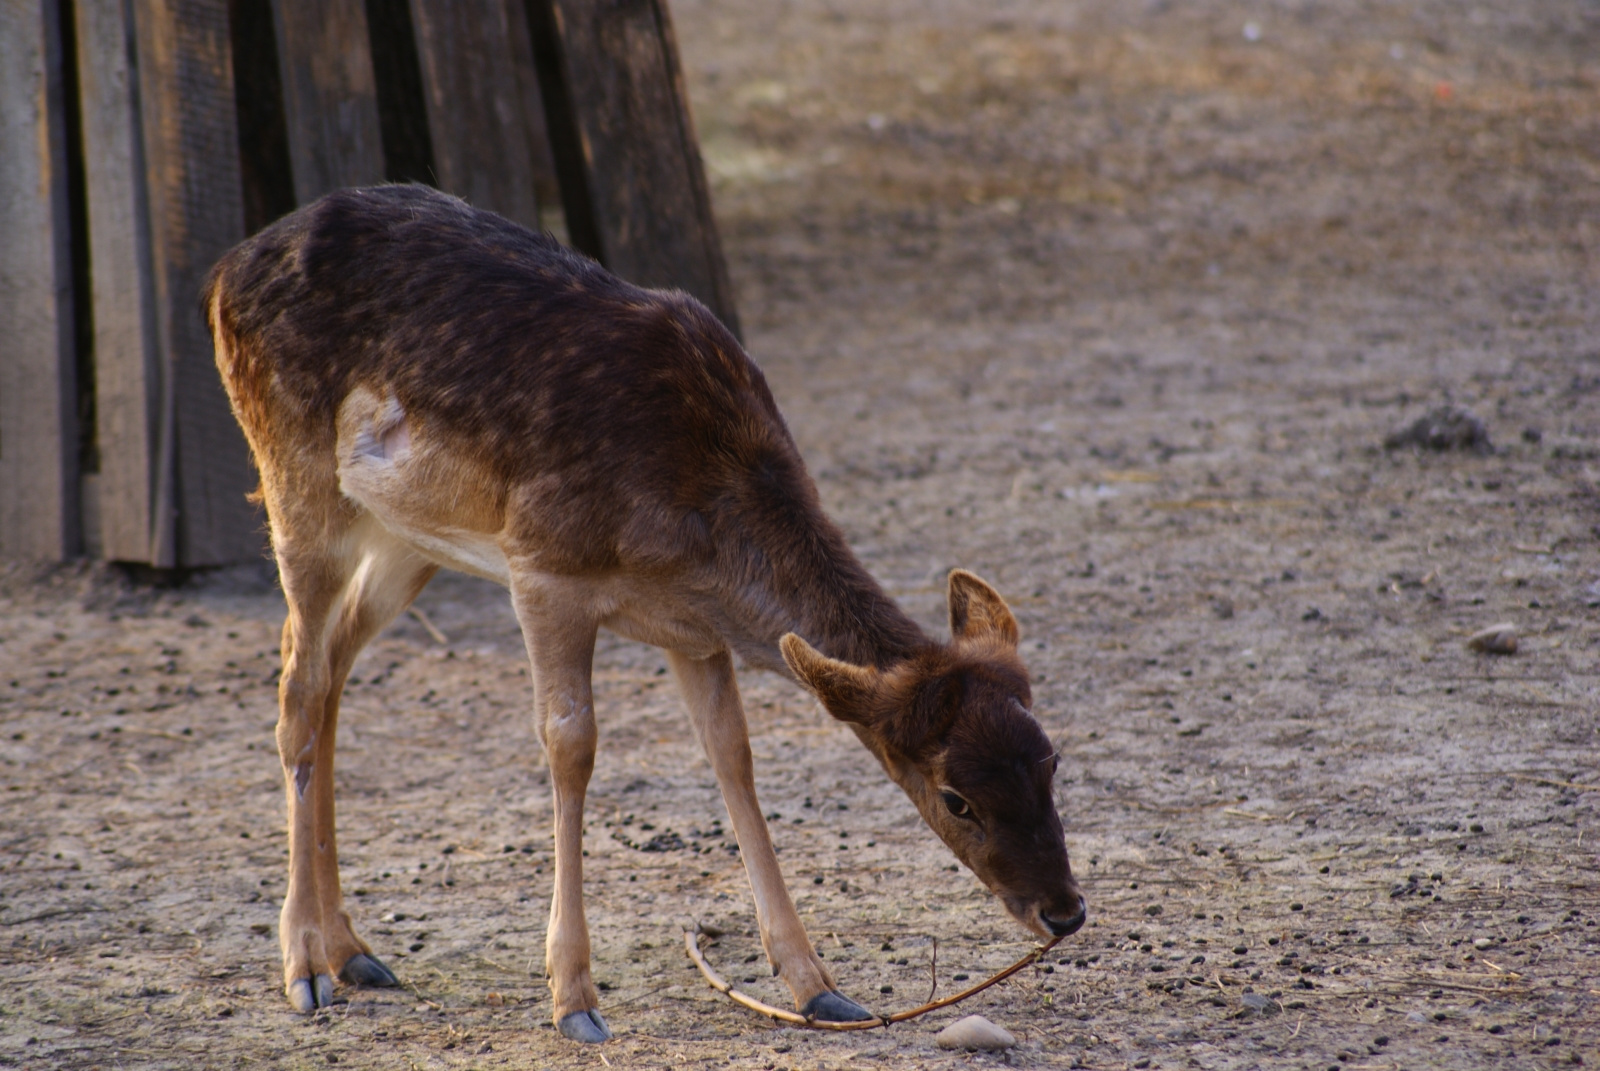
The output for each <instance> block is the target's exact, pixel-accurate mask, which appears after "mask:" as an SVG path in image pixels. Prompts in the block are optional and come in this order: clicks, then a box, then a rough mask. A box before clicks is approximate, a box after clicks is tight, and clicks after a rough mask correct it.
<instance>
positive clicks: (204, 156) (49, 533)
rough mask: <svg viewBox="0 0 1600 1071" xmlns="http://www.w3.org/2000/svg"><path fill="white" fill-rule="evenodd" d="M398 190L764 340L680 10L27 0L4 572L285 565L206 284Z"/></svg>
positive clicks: (1, 529)
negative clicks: (419, 190)
mask: <svg viewBox="0 0 1600 1071" xmlns="http://www.w3.org/2000/svg"><path fill="white" fill-rule="evenodd" d="M383 181H422V182H428V183H430V184H432V185H435V186H438V187H439V188H440V189H443V190H446V191H448V192H450V193H454V194H457V195H459V196H461V197H463V198H465V199H466V200H468V201H470V202H471V203H473V204H475V205H478V206H480V207H483V208H488V209H492V210H493V211H496V212H499V213H501V214H502V215H505V216H507V217H508V218H510V219H513V220H516V221H517V222H519V223H523V224H526V225H528V226H532V227H538V226H539V225H540V223H541V220H553V219H560V220H563V221H564V225H565V228H566V231H567V233H568V235H569V236H570V240H571V242H572V244H573V245H574V246H576V247H577V248H579V249H581V250H582V251H584V252H586V253H588V254H589V255H591V256H593V257H595V258H596V259H598V260H599V261H600V262H601V263H603V264H605V265H606V266H607V267H609V268H611V269H612V270H613V271H615V272H617V273H618V274H619V275H622V276H623V277H624V278H628V279H631V280H633V281H634V282H637V283H640V284H642V285H646V286H675V287H679V288H681V289H683V290H686V291H688V292H689V293H691V294H694V295H695V296H697V297H699V298H700V299H701V300H703V301H705V302H706V304H707V305H709V306H710V307H711V308H712V310H713V311H715V312H716V313H717V314H718V315H719V316H721V317H722V318H723V320H724V321H725V322H726V323H727V324H728V326H729V327H730V328H732V329H733V330H734V331H735V332H736V333H737V332H738V330H739V326H738V322H737V318H736V315H735V311H734V305H733V297H732V292H731V289H730V286H729V283H728V275H727V269H726V266H725V262H724V260H723V257H722V251H721V246H720V244H719V242H718V238H717V233H716V228H715V225H714V223H713V220H712V216H711V205H710V199H709V195H708V192H707V188H706V182H705V175H704V171H703V168H702V166H701V162H700V156H699V150H698V147H697V144H696V141H695V135H694V128H693V124H692V121H691V119H690V115H689V108H688V100H687V97H686V95H685V93H684V86H683V78H682V71H681V65H680V63H679V60H678V55H677V46H676V43H675V40H674V36H673V32H672V26H671V21H670V17H669V14H668V11H667V7H666V0H0V555H5V556H10V557H30V558H47V559H67V558H72V557H77V556H81V555H90V556H94V557H100V558H105V559H108V560H114V561H126V562H138V563H144V564H147V565H152V566H155V567H158V568H169V569H170V568H193V567H204V566H213V565H223V564H229V563H233V562H239V561H245V560H249V559H251V558H256V557H259V555H260V554H261V553H262V551H263V546H264V543H263V538H264V537H263V524H262V518H261V516H260V515H259V513H258V512H257V511H256V509H255V508H254V507H252V506H251V505H250V504H249V503H247V502H246V500H245V494H246V492H248V491H249V490H250V489H251V488H252V487H254V485H255V477H254V474H253V472H252V471H251V469H250V463H249V456H248V452H247V450H246V448H245V444H244V440H243V437H242V436H241V435H240V434H239V431H238V428H237V427H236V426H235V424H234V421H233V418H232V415H231V414H230V413H229V411H228V405H227V399H226V398H225V396H224V395H223V392H222V388H221V384H220V382H219V380H218V378H217V373H216V369H215V367H214V365H213V364H212V358H211V340H210V337H209V335H208V334H207V332H206V330H205V324H204V322H203V320H202V319H201V317H200V314H199V311H198V296H199V292H200V286H201V282H202V280H203V279H204V276H205V273H206V271H207V270H208V269H209V267H210V266H211V264H212V263H213V262H214V261H215V260H216V259H217V257H218V256H220V255H221V254H222V253H223V252H224V251H225V250H226V249H227V248H228V247H230V246H231V245H233V244H234V243H235V242H237V241H239V240H240V239H241V238H243V237H245V236H246V235H247V234H249V233H252V232H254V231H255V230H257V229H259V228H260V227H262V226H265V225H266V224H267V223H269V222H271V221H272V220H273V219H276V218H277V217H278V216H281V215H282V214H284V213H285V212H288V211H290V210H292V209H293V208H294V207H295V206H296V205H299V204H305V203H307V202H309V201H311V200H314V199H315V198H317V197H318V196H320V195H322V194H324V193H326V192H328V191H329V190H333V189H336V188H339V187H341V186H352V185H362V184H369V183H377V182H383ZM557 201H559V206H558V205H557V204H556V202H557ZM552 213H559V214H558V215H554V216H553V215H552Z"/></svg>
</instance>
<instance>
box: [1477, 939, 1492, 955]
mask: <svg viewBox="0 0 1600 1071" xmlns="http://www.w3.org/2000/svg"><path fill="white" fill-rule="evenodd" d="M1472 947H1473V948H1476V949H1477V950H1478V951H1479V952H1482V951H1484V950H1485V949H1488V948H1493V947H1494V941H1493V940H1492V939H1491V938H1488V937H1480V938H1478V939H1477V940H1476V941H1474V942H1472Z"/></svg>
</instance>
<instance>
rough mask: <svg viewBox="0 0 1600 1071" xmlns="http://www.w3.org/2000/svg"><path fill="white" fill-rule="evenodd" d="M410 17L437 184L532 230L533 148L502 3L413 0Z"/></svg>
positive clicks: (535, 222) (535, 214)
mask: <svg viewBox="0 0 1600 1071" xmlns="http://www.w3.org/2000/svg"><path fill="white" fill-rule="evenodd" d="M411 20H412V25H413V26H414V27H415V29H416V40H417V56H418V59H419V60H420V62H421V68H422V85H423V91H424V97H425V99H426V101H427V110H428V132H429V135H430V141H431V142H432V144H433V164H434V173H435V175H436V178H437V183H438V186H439V188H440V189H441V190H444V191H445V192H446V193H453V194H455V195H456V196H457V197H461V198H463V199H465V200H466V201H467V202H469V203H470V204H473V205H476V206H477V207H479V208H487V209H489V210H490V211H491V212H498V213H500V214H501V215H502V216H505V217H506V218H507V219H511V220H514V221H515V222H517V223H521V224H522V225H523V226H525V227H535V228H536V227H538V226H539V204H538V200H537V197H536V193H535V190H534V185H533V153H532V147H531V145H530V144H529V137H528V122H527V118H526V116H525V115H524V112H523V109H524V106H525V101H524V99H523V95H522V92H521V86H520V85H519V82H518V76H517V67H516V57H515V54H514V52H513V49H512V40H513V27H512V24H511V19H510V11H509V10H508V8H507V5H506V3H505V0H411ZM524 32H525V31H524Z"/></svg>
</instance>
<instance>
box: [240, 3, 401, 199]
mask: <svg viewBox="0 0 1600 1071" xmlns="http://www.w3.org/2000/svg"><path fill="white" fill-rule="evenodd" d="M272 6H273V15H274V22H275V25H276V29H277V45H278V60H279V64H280V67H281V69H282V83H283V97H284V114H285V119H286V122H287V125H288V133H289V157H290V161H291V164H292V167H293V171H294V193H295V200H296V201H297V202H298V203H300V204H309V203H310V202H312V201H315V200H316V199H317V198H318V197H321V196H322V195H323V194H325V193H328V192H330V191H332V190H336V189H339V188H341V187H343V186H367V185H371V184H373V183H377V182H382V181H383V178H384V167H383V137H382V130H381V127H380V125H379V121H378V98H377V92H376V89H375V86H374V82H373V77H372V52H371V45H370V38H369V35H368V33H367V14H366V8H365V7H364V6H363V4H362V0H273V5H272ZM229 102H230V104H231V102H232V97H231V95H230V97H229Z"/></svg>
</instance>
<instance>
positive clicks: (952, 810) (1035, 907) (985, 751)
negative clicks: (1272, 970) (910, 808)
mask: <svg viewBox="0 0 1600 1071" xmlns="http://www.w3.org/2000/svg"><path fill="white" fill-rule="evenodd" d="M949 602H950V633H951V640H950V643H949V644H947V645H932V646H930V647H928V648H926V649H924V650H923V651H921V652H919V653H918V654H916V655H914V656H912V657H911V658H909V659H907V660H905V661H902V662H900V663H898V664H896V665H893V666H890V667H888V668H887V669H883V670H880V669H878V668H877V667H873V666H856V665H851V664H850V663H848V662H841V661H839V660H837V659H834V658H829V657H828V656H826V655H824V654H822V653H820V652H819V651H817V650H816V649H815V648H813V647H812V646H811V645H810V644H808V643H806V641H805V640H803V639H801V638H800V637H799V636H796V635H795V634H794V633H792V632H791V633H789V634H788V635H786V636H784V637H783V639H782V640H781V641H780V646H781V648H782V651H783V657H784V661H785V662H787V663H788V665H789V668H790V669H791V670H793V671H794V674H795V676H797V677H798V678H799V679H800V681H801V682H802V683H803V684H804V685H805V686H806V687H807V688H809V689H810V690H811V691H812V692H813V693H814V694H815V695H816V696H817V698H818V699H820V700H821V701H822V705H823V706H824V707H826V708H827V710H828V713H830V714H832V715H833V716H834V717H835V718H838V719H839V720H840V721H842V722H845V723H846V724H847V725H849V726H850V727H851V728H852V729H853V730H855V733H856V735H857V736H858V737H860V738H861V742H862V743H864V744H865V745H866V746H867V748H868V749H869V750H870V751H872V753H873V754H874V755H876V756H877V757H878V761H879V762H881V763H882V764H883V767H884V769H885V770H886V771H887V772H888V774H889V776H890V777H891V778H893V779H894V780H895V782H896V783H897V784H899V785H900V787H901V788H903V789H904V790H905V792H906V795H908V796H909V797H911V802H912V803H914V804H916V807H917V810H918V811H920V812H921V813H922V818H923V820H924V821H925V822H927V823H928V825H929V826H930V827H931V828H932V829H933V831H934V832H935V833H937V834H938V835H939V838H940V839H941V840H943V841H944V842H945V844H947V845H948V846H949V847H950V850H951V851H952V852H954V853H955V854H956V858H957V859H960V860H961V861H962V862H963V863H965V864H966V865H967V867H968V868H970V869H971V870H972V872H973V873H974V874H976V875H977V876H978V878H979V880H981V881H982V882H983V883H984V884H985V885H987V886H988V887H989V888H990V890H991V891H993V892H994V894H995V895H996V896H998V897H999V898H1000V900H1001V902H1002V903H1004V904H1005V906H1006V910H1007V911H1009V912H1011V914H1012V916H1013V917H1015V918H1016V919H1017V921H1019V922H1021V923H1022V924H1023V925H1024V926H1026V927H1028V929H1030V930H1032V931H1034V932H1035V933H1038V934H1041V935H1045V936H1062V935H1065V934H1069V933H1072V932H1074V931H1075V930H1077V929H1078V927H1080V926H1082V925H1083V920H1084V917H1085V909H1084V903H1083V897H1082V895H1080V893H1079V891H1078V885H1077V882H1075V881H1074V880H1073V878H1072V867H1071V865H1070V864H1069V863H1068V861H1067V846H1066V839H1065V836H1064V834H1063V833H1062V830H1061V817H1060V816H1059V815H1058V814H1057V813H1056V808H1055V801H1054V798H1053V794H1052V791H1051V782H1052V780H1053V779H1054V776H1055V771H1056V763H1057V757H1056V753H1055V748H1054V747H1052V746H1051V744H1050V741H1049V740H1048V739H1047V738H1046V737H1045V734H1044V730H1043V729H1041V728H1040V727H1039V723H1038V722H1037V721H1036V720H1034V717H1033V714H1032V713H1031V711H1030V707H1031V705H1032V692H1031V691H1030V689H1029V687H1028V672H1027V670H1026V669H1025V668H1024V667H1023V665H1022V660H1021V659H1020V658H1018V656H1017V640H1018V632H1017V621H1016V618H1015V617H1013V616H1012V614H1011V610H1010V608H1008V607H1007V606H1006V604H1005V600H1004V599H1002V598H1001V597H1000V595H999V594H998V593H997V592H996V591H995V590H994V589H993V588H991V587H990V586H989V585H988V584H985V583H984V582H983V581H982V580H980V579H978V578H977V577H976V576H974V575H972V574H971V573H968V572H964V571H962V570H959V569H958V570H955V571H954V572H952V573H951V574H950V591H949Z"/></svg>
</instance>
